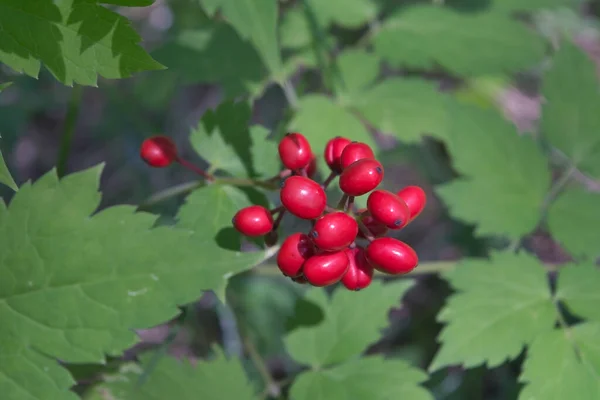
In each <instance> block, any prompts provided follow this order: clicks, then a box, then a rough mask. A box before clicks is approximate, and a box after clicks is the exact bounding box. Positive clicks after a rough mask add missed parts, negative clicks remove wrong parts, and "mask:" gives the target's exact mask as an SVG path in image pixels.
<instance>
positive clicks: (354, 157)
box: [340, 142, 375, 169]
mask: <svg viewBox="0 0 600 400" xmlns="http://www.w3.org/2000/svg"><path fill="white" fill-rule="evenodd" d="M365 158H375V153H373V149H371V147H370V146H369V145H368V144H365V143H361V142H352V143H350V144H349V145H347V146H346V147H345V148H344V151H343V152H342V155H341V156H340V167H341V169H346V168H348V167H349V166H350V165H351V164H352V163H354V162H356V161H358V160H362V159H365Z"/></svg>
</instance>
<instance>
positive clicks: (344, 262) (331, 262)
mask: <svg viewBox="0 0 600 400" xmlns="http://www.w3.org/2000/svg"><path fill="white" fill-rule="evenodd" d="M348 266H349V260H348V256H347V255H346V252H345V251H337V252H334V253H321V254H315V255H314V256H312V257H310V258H309V259H308V260H306V262H305V263H304V267H303V268H302V272H303V273H304V277H305V278H306V280H308V282H309V283H310V284H311V285H313V286H329V285H333V284H334V283H336V282H339V281H340V280H341V279H342V277H343V276H344V274H345V273H346V271H347V270H348Z"/></svg>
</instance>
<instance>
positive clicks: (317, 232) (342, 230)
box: [309, 211, 358, 251]
mask: <svg viewBox="0 0 600 400" xmlns="http://www.w3.org/2000/svg"><path fill="white" fill-rule="evenodd" d="M357 234H358V224H357V223H356V220H355V219H354V218H352V217H351V216H349V215H348V214H346V213H344V212H341V211H340V212H333V213H330V214H326V215H324V216H322V217H321V218H319V219H318V220H317V221H316V222H315V225H314V226H313V228H312V230H311V231H310V233H309V236H310V238H311V239H312V241H313V243H314V244H315V245H316V246H317V247H318V248H320V249H321V250H325V251H337V250H343V249H344V248H346V247H348V246H349V245H350V243H352V242H354V240H355V239H356V235H357Z"/></svg>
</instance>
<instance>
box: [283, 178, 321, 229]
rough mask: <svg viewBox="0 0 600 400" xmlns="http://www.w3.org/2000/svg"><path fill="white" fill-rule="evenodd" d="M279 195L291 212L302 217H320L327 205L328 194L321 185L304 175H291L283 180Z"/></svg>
mask: <svg viewBox="0 0 600 400" xmlns="http://www.w3.org/2000/svg"><path fill="white" fill-rule="evenodd" d="M279 197H280V198H281V203H282V204H283V206H284V207H285V208H286V209H287V210H288V211H289V212H290V213H292V214H294V215H295V216H296V217H298V218H302V219H315V218H317V217H319V216H320V215H321V214H323V211H324V210H325V206H326V205H327V195H326V194H325V191H324V190H323V188H322V187H321V185H319V184H318V183H317V182H315V181H313V180H312V179H309V178H305V177H303V176H297V175H296V176H290V177H289V178H287V179H286V180H285V181H283V185H282V188H281V191H280V192H279Z"/></svg>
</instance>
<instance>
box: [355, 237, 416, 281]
mask: <svg viewBox="0 0 600 400" xmlns="http://www.w3.org/2000/svg"><path fill="white" fill-rule="evenodd" d="M365 255H366V257H367V261H369V263H370V264H371V265H372V266H373V267H374V268H375V269H376V270H378V271H381V272H384V273H386V274H390V275H402V274H407V273H409V272H410V271H412V270H413V269H415V267H416V266H417V265H418V264H419V257H418V256H417V253H416V252H415V251H414V249H413V248H412V247H410V246H409V245H407V244H406V243H404V242H401V241H399V240H398V239H394V238H390V237H382V238H378V239H375V240H373V241H372V242H371V243H369V245H368V246H367V249H366V251H365Z"/></svg>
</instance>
